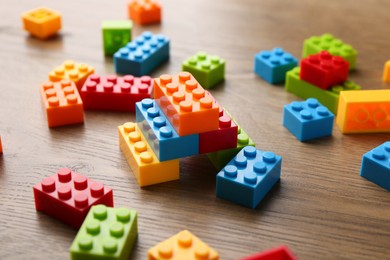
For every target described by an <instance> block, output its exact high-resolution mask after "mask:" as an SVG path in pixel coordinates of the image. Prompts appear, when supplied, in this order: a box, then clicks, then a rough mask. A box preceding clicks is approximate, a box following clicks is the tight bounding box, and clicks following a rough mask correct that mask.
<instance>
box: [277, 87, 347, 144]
mask: <svg viewBox="0 0 390 260" xmlns="http://www.w3.org/2000/svg"><path fill="white" fill-rule="evenodd" d="M350 92H352V91H350ZM333 120H334V115H333V113H332V112H330V111H329V110H328V109H327V108H326V107H325V106H323V105H322V104H321V103H319V102H318V100H317V99H315V98H308V99H307V100H306V101H302V102H298V101H294V102H292V103H290V104H288V105H285V106H284V112H283V125H284V126H285V127H286V128H287V129H288V130H289V131H290V132H291V133H292V134H293V135H294V136H295V137H296V138H297V139H298V140H300V141H308V140H311V139H315V138H319V137H324V136H330V135H332V129H333Z"/></svg>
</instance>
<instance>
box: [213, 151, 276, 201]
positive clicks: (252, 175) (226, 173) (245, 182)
mask: <svg viewBox="0 0 390 260" xmlns="http://www.w3.org/2000/svg"><path fill="white" fill-rule="evenodd" d="M281 166H282V157H280V156H278V155H275V154H274V153H273V152H265V151H261V150H256V148H255V147H253V146H247V147H244V148H243V149H242V150H241V151H240V152H239V153H238V154H237V155H236V156H235V157H234V158H233V159H232V160H231V161H230V162H229V163H228V164H227V165H226V166H225V167H224V168H223V169H222V170H221V171H220V172H219V173H218V174H217V191H216V195H217V197H219V198H222V199H226V200H229V201H231V202H234V203H237V204H240V205H243V206H245V207H249V208H255V207H257V205H258V204H259V203H260V201H261V200H262V199H263V198H264V197H265V195H266V194H267V193H268V192H269V191H270V190H271V188H272V187H273V186H274V185H275V184H276V182H277V181H278V180H279V179H280V172H281Z"/></svg>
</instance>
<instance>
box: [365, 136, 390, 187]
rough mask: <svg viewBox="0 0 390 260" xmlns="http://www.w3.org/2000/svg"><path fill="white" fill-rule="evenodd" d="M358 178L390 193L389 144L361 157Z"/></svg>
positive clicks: (382, 145) (386, 143)
mask: <svg viewBox="0 0 390 260" xmlns="http://www.w3.org/2000/svg"><path fill="white" fill-rule="evenodd" d="M360 176H362V177H364V178H366V179H367V180H369V181H372V182H373V183H375V184H377V185H379V186H381V187H382V188H385V189H386V190H388V191H390V142H385V143H383V144H381V145H380V146H378V147H376V148H374V149H373V150H371V151H369V152H367V153H365V154H364V155H363V160H362V167H361V169H360Z"/></svg>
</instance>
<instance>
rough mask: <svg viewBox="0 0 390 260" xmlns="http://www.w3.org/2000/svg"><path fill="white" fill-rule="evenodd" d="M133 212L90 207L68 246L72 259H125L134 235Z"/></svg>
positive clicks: (135, 225)
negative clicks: (70, 244)
mask: <svg viewBox="0 0 390 260" xmlns="http://www.w3.org/2000/svg"><path fill="white" fill-rule="evenodd" d="M137 218H138V217H137V212H136V211H135V210H130V209H127V208H109V207H106V206H104V205H97V206H93V207H92V208H91V210H90V211H89V213H88V215H87V217H86V218H85V221H84V223H83V225H82V226H81V228H80V230H79V232H78V233H77V235H76V238H75V239H74V241H73V243H72V246H71V247H70V257H71V259H72V260H92V259H106V260H126V259H129V255H130V253H131V250H132V249H133V247H134V244H135V242H136V240H137V237H138V220H137Z"/></svg>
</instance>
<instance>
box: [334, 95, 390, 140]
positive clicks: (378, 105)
mask: <svg viewBox="0 0 390 260" xmlns="http://www.w3.org/2000/svg"><path fill="white" fill-rule="evenodd" d="M389 115H390V89H379V90H359V91H342V92H341V93H340V98H339V109H338V114H337V119H336V123H337V125H338V127H339V128H340V131H341V132H342V133H343V134H350V133H375V132H390V116H389Z"/></svg>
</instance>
